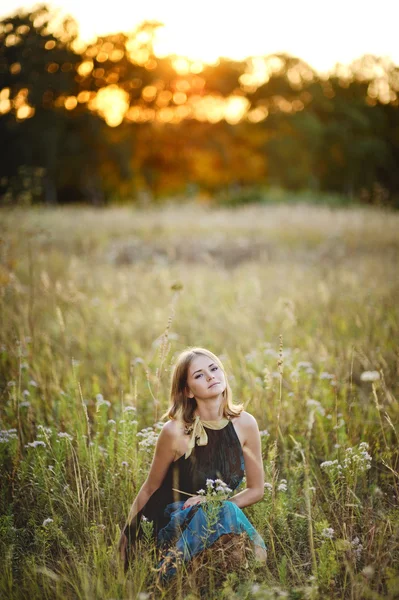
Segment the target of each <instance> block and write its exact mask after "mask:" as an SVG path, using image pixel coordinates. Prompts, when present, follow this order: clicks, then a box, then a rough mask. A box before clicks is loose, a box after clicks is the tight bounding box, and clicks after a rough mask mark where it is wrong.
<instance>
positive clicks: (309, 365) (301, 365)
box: [297, 360, 312, 369]
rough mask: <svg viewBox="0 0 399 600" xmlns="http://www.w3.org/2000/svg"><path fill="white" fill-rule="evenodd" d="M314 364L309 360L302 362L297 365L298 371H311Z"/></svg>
mask: <svg viewBox="0 0 399 600" xmlns="http://www.w3.org/2000/svg"><path fill="white" fill-rule="evenodd" d="M311 368H312V363H311V362H309V361H307V360H302V361H300V362H299V363H298V364H297V369H311Z"/></svg>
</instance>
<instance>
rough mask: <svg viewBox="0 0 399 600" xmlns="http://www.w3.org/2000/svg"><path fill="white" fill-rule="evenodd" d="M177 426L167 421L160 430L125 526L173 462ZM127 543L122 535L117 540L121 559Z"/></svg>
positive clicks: (147, 498)
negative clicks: (146, 473) (144, 476)
mask: <svg viewBox="0 0 399 600" xmlns="http://www.w3.org/2000/svg"><path fill="white" fill-rule="evenodd" d="M177 426H178V424H177V423H176V422H174V421H168V422H167V423H165V425H164V426H163V428H162V429H161V433H160V434H159V437H158V440H157V445H156V447H155V452H154V457H153V459H152V463H151V467H150V471H149V473H148V476H147V479H146V480H145V482H144V483H143V485H142V486H141V488H140V491H139V493H138V494H137V496H136V498H135V500H134V502H133V504H132V506H131V508H130V511H129V515H128V518H127V521H126V525H129V524H130V523H131V522H132V521H133V519H134V517H135V516H136V515H137V513H139V512H140V510H141V509H142V508H143V507H144V506H145V504H146V503H147V502H148V500H149V499H150V497H151V496H152V494H153V493H154V492H155V491H156V490H157V489H158V488H159V487H160V485H161V483H162V481H163V480H164V478H165V475H166V472H167V470H168V468H169V465H170V464H171V463H172V462H173V460H174V457H175V453H176V437H177V430H176V427H177ZM127 541H128V540H127V537H126V535H125V534H124V533H122V535H121V538H120V540H119V551H120V554H121V558H122V559H124V558H125V551H126V546H127Z"/></svg>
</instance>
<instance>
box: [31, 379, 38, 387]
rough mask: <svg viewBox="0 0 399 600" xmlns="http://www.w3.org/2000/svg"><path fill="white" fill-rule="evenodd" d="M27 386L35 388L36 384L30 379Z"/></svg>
mask: <svg viewBox="0 0 399 600" xmlns="http://www.w3.org/2000/svg"><path fill="white" fill-rule="evenodd" d="M29 385H30V386H32V387H37V383H36V381H35V380H34V379H31V380H30V381H29Z"/></svg>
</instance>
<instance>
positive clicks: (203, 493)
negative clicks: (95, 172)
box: [197, 488, 205, 496]
mask: <svg viewBox="0 0 399 600" xmlns="http://www.w3.org/2000/svg"><path fill="white" fill-rule="evenodd" d="M197 494H198V495H199V496H204V495H205V490H203V489H202V488H201V489H200V490H198V492H197Z"/></svg>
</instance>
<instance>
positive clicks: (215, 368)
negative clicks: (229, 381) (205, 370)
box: [211, 367, 219, 371]
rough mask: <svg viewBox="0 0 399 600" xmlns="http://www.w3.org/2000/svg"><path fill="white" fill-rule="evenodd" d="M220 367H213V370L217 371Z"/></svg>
mask: <svg viewBox="0 0 399 600" xmlns="http://www.w3.org/2000/svg"><path fill="white" fill-rule="evenodd" d="M218 368H219V367H212V369H211V370H212V371H217V370H218Z"/></svg>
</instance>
